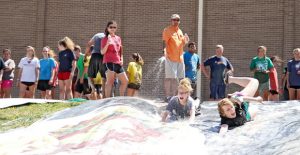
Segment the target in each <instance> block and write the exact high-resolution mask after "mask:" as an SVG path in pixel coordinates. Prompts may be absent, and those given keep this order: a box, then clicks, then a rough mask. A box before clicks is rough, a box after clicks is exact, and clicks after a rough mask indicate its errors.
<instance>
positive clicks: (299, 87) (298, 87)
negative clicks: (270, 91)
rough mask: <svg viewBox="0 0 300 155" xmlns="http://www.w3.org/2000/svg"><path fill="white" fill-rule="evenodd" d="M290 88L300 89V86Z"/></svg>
mask: <svg viewBox="0 0 300 155" xmlns="http://www.w3.org/2000/svg"><path fill="white" fill-rule="evenodd" d="M290 88H293V89H300V86H290Z"/></svg>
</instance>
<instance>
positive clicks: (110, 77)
mask: <svg viewBox="0 0 300 155" xmlns="http://www.w3.org/2000/svg"><path fill="white" fill-rule="evenodd" d="M115 74H116V73H115V72H113V71H110V70H108V71H107V72H106V83H105V97H106V98H108V97H111V90H112V87H113V85H114V81H115V78H116V76H115Z"/></svg>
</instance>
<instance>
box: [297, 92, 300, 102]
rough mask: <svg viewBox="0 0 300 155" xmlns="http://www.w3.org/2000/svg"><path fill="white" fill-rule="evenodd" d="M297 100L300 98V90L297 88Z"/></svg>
mask: <svg viewBox="0 0 300 155" xmlns="http://www.w3.org/2000/svg"><path fill="white" fill-rule="evenodd" d="M297 100H300V90H299V89H297Z"/></svg>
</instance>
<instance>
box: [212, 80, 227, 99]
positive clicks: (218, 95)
mask: <svg viewBox="0 0 300 155" xmlns="http://www.w3.org/2000/svg"><path fill="white" fill-rule="evenodd" d="M225 90H226V85H225V84H215V83H213V82H210V98H211V99H223V98H225Z"/></svg>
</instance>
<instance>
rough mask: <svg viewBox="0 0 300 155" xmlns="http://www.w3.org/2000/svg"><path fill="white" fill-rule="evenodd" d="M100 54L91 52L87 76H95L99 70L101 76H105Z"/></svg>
mask: <svg viewBox="0 0 300 155" xmlns="http://www.w3.org/2000/svg"><path fill="white" fill-rule="evenodd" d="M102 61H103V59H102V55H101V53H93V54H92V56H91V60H90V64H89V68H88V76H89V77H90V78H96V77H97V73H98V72H100V74H101V77H102V78H106V75H105V71H106V70H105V66H104V65H103V63H102Z"/></svg>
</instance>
